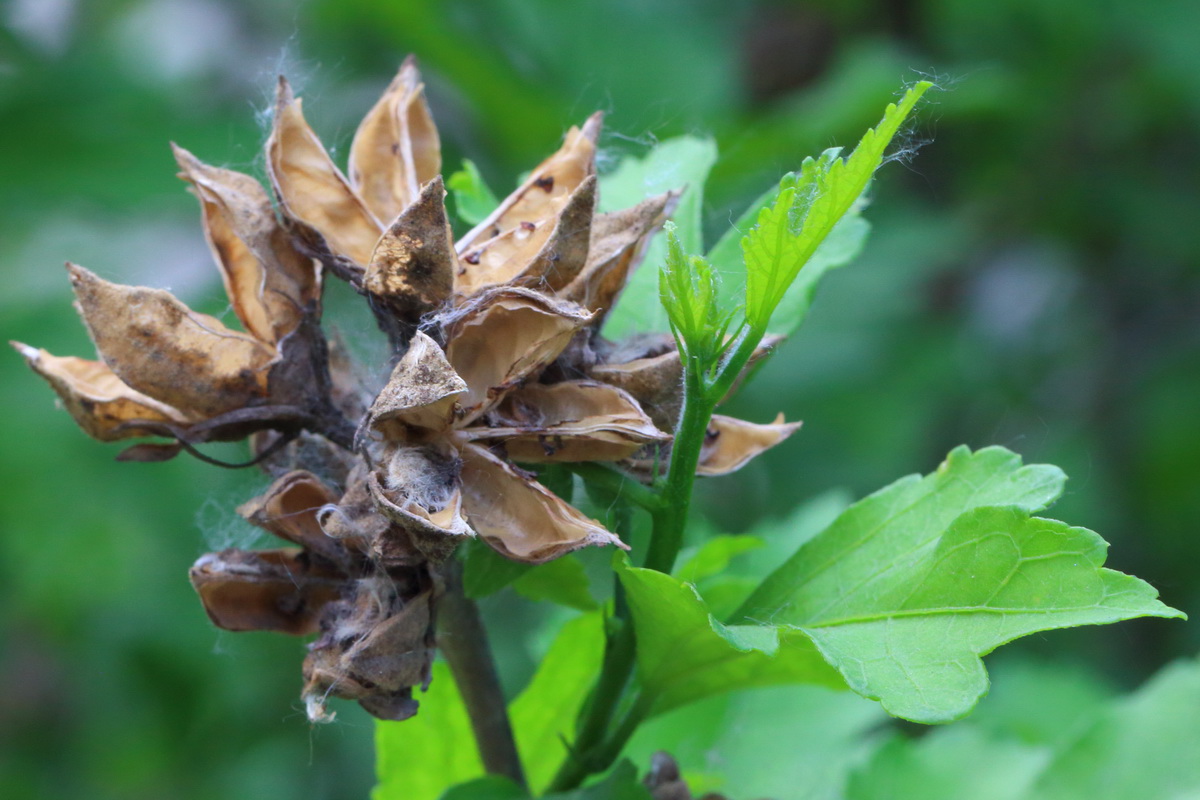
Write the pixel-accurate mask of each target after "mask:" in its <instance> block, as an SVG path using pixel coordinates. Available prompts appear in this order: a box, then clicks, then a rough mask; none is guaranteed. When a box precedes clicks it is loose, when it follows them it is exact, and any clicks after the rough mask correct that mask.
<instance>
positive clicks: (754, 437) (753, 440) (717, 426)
mask: <svg viewBox="0 0 1200 800" xmlns="http://www.w3.org/2000/svg"><path fill="white" fill-rule="evenodd" d="M800 425H801V423H799V422H784V421H783V414H780V415H779V416H777V417H775V421H774V422H772V423H770V424H767V425H757V424H755V423H753V422H746V421H745V420H740V419H734V418H733V417H726V416H722V415H721V414H713V418H712V422H710V423H709V426H708V433H707V435H706V436H705V439H704V447H703V448H701V450H700V464H699V466H697V468H696V474H697V475H727V474H729V473H730V472H734V471H736V470H739V469H741V468H742V467H744V466H745V465H746V464H747V463H748V462H749V461H750V459H752V458H754V457H755V456H757V455H758V454H759V453H762V452H763V451H765V450H770V449H771V448H772V447H774V446H775V445H777V444H779V443H780V442H782V441H783V440H784V439H786V438H788V437H789V436H791V435H792V434H793V433H795V432H796V430H797V429H798V428H799V427H800Z"/></svg>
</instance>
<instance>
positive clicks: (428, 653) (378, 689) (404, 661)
mask: <svg viewBox="0 0 1200 800" xmlns="http://www.w3.org/2000/svg"><path fill="white" fill-rule="evenodd" d="M321 632H322V635H321V637H320V638H319V639H317V641H315V642H313V643H312V645H310V646H309V654H308V656H307V657H306V658H305V659H304V679H305V685H304V690H303V697H304V700H305V705H306V706H307V708H308V714H309V718H310V719H312V720H313V721H314V722H316V721H328V720H329V719H331V718H332V715H329V714H327V712H326V711H325V700H326V699H327V698H328V697H330V696H334V697H342V698H345V699H348V700H357V701H359V704H360V705H361V706H362V707H363V708H365V709H366V710H367V711H368V712H370V713H371V714H372V715H374V716H376V717H379V718H381V719H393V720H399V719H407V718H409V717H411V716H412V715H413V714H415V713H416V712H417V706H418V704H417V701H416V700H414V699H413V697H412V689H413V687H417V686H420V687H422V688H427V687H428V686H429V680H430V677H431V669H432V664H433V655H434V645H433V626H432V613H431V609H430V592H429V590H428V589H426V590H425V591H422V592H420V593H417V594H414V595H412V596H406V595H405V594H404V593H403V592H402V591H398V590H397V586H396V585H395V584H394V583H393V582H392V581H391V580H390V579H389V578H388V577H387V576H380V577H375V578H365V579H362V580H360V581H358V582H357V583H356V584H355V592H354V595H353V596H352V597H349V598H347V599H345V600H341V601H338V602H336V603H331V604H330V605H329V606H327V607H326V612H325V614H323V615H322V619H321Z"/></svg>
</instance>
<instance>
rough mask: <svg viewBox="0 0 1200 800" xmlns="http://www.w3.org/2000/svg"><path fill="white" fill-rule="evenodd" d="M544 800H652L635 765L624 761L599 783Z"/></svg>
mask: <svg viewBox="0 0 1200 800" xmlns="http://www.w3.org/2000/svg"><path fill="white" fill-rule="evenodd" d="M543 800H651V797H650V792H649V791H648V790H647V789H646V787H645V786H643V785H642V784H641V781H639V780H638V778H637V770H636V769H635V768H634V766H633V764H631V763H630V762H629V761H626V760H622V761H620V762H619V763H618V764H617V766H616V767H615V768H613V771H612V772H610V773H609V774H608V777H607V778H605V779H604V780H602V781H600V782H599V783H597V784H593V785H592V786H588V787H586V788H584V789H576V790H575V791H573V792H561V793H559V794H548V795H545V796H544V798H543Z"/></svg>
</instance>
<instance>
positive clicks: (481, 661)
mask: <svg viewBox="0 0 1200 800" xmlns="http://www.w3.org/2000/svg"><path fill="white" fill-rule="evenodd" d="M444 570H445V571H444V573H443V576H444V578H445V581H446V591H445V594H443V595H442V597H441V599H440V600H439V602H438V607H437V645H438V648H440V649H441V651H442V652H443V653H445V655H446V661H447V662H449V664H450V671H451V672H452V673H453V674H454V682H455V683H456V684H458V691H459V694H460V695H461V696H462V699H463V704H464V705H465V706H466V708H467V715H468V716H469V717H470V719H471V730H472V731H473V732H474V734H475V744H476V745H477V746H478V747H479V756H480V758H481V759H482V760H483V766H484V769H486V770H487V771H488V773H489V774H491V775H503V776H505V777H507V778H511V779H512V780H514V781H516V782H517V783H518V784H519V785H520V786H525V785H526V784H525V773H524V770H522V768H521V759H520V756H518V755H517V743H516V740H515V739H514V738H513V732H512V725H511V724H510V723H509V720H508V710H507V706H506V705H505V702H504V692H503V690H502V689H501V687H500V677H499V675H497V674H496V662H495V660H494V659H493V657H492V648H491V646H490V645H489V644H488V639H487V631H486V630H485V629H484V627H483V620H482V619H480V616H479V607H478V606H476V605H475V601H473V600H471V599H470V598H468V597H467V596H466V595H465V594H464V593H463V588H462V564H461V562H459V561H458V560H457V559H453V558H452V559H450V560H449V561H448V562H447V563H446V565H445V567H444Z"/></svg>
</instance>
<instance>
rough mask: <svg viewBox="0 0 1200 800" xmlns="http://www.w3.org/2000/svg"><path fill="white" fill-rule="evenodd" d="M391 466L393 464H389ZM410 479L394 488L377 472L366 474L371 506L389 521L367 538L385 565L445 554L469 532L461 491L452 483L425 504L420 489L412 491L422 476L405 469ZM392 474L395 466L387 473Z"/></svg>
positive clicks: (441, 558) (443, 557) (434, 558)
mask: <svg viewBox="0 0 1200 800" xmlns="http://www.w3.org/2000/svg"><path fill="white" fill-rule="evenodd" d="M393 466H394V465H393ZM406 472H407V474H409V475H412V476H413V478H414V482H413V483H411V484H409V485H407V486H401V487H398V488H393V487H391V486H389V487H385V486H384V485H383V483H382V482H381V480H380V477H379V475H377V474H376V473H371V474H370V475H369V476H367V488H368V489H369V490H370V492H371V497H372V499H373V500H374V501H375V507H376V508H377V509H378V510H379V512H380V513H381V514H383V515H384V516H385V517H387V518H388V519H389V520H390V521H391V522H392V525H391V527H390V528H388V529H387V530H385V531H384V532H383V533H382V534H380V535H379V536H376V537H375V538H374V539H373V540H372V541H371V556H372V558H374V559H375V560H377V561H378V562H379V563H381V564H383V565H384V566H386V567H391V566H396V565H400V566H407V565H411V564H417V563H421V562H423V561H426V560H428V561H432V562H433V563H435V564H436V563H441V562H443V561H445V560H446V559H447V558H449V557H450V556H451V555H452V554H453V553H454V551H455V549H457V548H458V545H459V544H461V543H462V541H463V540H464V538H465V537H467V536H470V535H471V528H470V526H469V525H468V524H467V521H466V519H465V518H464V517H463V510H462V509H463V507H462V502H463V501H462V491H461V490H460V488H459V487H458V486H457V485H455V486H454V487H453V488H452V489H451V490H450V492H449V493H448V494H447V495H446V496H445V498H444V499H440V500H438V501H437V502H434V503H430V504H429V505H425V503H424V502H422V497H421V495H422V493H421V492H420V491H414V490H416V489H417V487H418V486H419V485H420V483H421V482H422V481H423V480H424V476H422V475H420V474H418V473H416V472H415V470H406ZM394 476H395V469H394V468H393V473H392V475H391V476H388V477H394Z"/></svg>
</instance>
